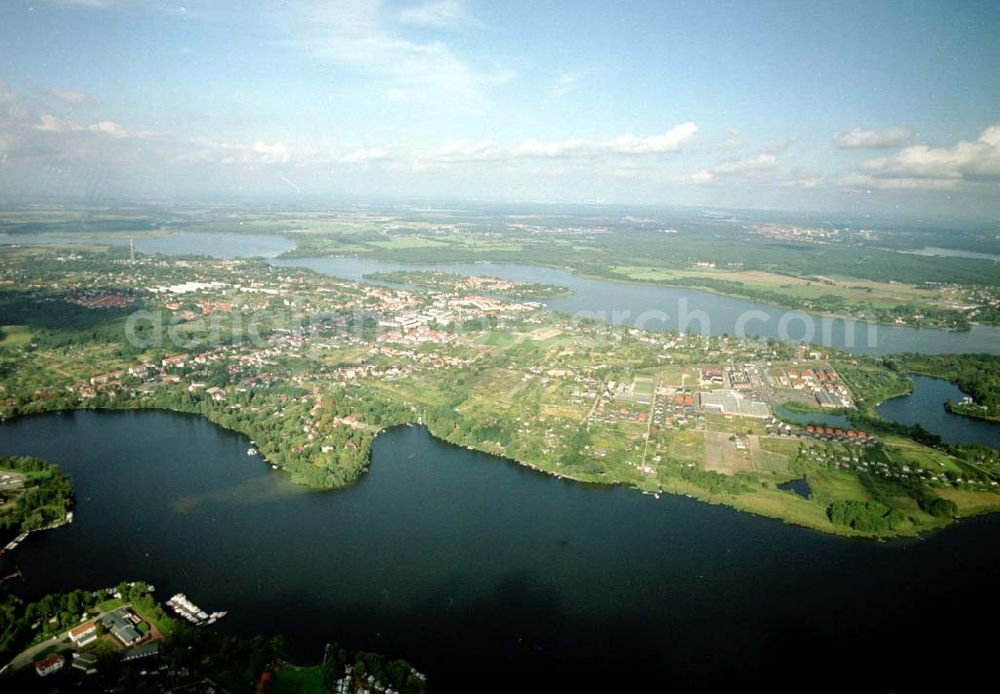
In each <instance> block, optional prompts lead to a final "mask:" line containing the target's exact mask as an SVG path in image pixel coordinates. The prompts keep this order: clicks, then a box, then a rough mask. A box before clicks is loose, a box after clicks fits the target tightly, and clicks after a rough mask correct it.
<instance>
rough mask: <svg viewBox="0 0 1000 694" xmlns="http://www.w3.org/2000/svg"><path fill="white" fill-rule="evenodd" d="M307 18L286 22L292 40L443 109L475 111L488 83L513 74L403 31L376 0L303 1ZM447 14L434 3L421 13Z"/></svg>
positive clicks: (506, 78)
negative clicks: (434, 9)
mask: <svg viewBox="0 0 1000 694" xmlns="http://www.w3.org/2000/svg"><path fill="white" fill-rule="evenodd" d="M307 8H308V9H307V15H308V21H307V22H305V23H301V22H296V21H294V20H293V21H292V23H291V25H290V26H288V27H287V30H288V32H289V33H290V34H292V35H294V36H295V38H294V39H293V40H292V41H291V45H293V46H296V47H299V48H302V49H304V50H307V51H309V52H311V53H313V54H315V55H319V56H321V57H325V58H328V59H330V60H333V61H335V62H338V63H340V64H342V65H348V66H351V67H355V68H357V69H359V70H362V71H364V72H366V73H368V74H369V75H371V76H373V77H376V78H378V79H380V80H382V81H383V82H384V84H383V85H382V87H383V89H384V90H396V91H395V92H394V93H397V94H398V93H400V92H403V93H405V94H406V95H407V96H408V97H412V98H410V99H409V100H416V99H420V100H421V101H422V102H424V103H425V104H430V105H433V106H435V107H439V108H442V109H465V110H469V109H471V110H480V109H482V108H483V106H484V103H485V98H486V93H487V91H488V89H489V88H490V87H493V86H496V85H499V84H503V83H506V82H509V81H510V80H511V79H513V78H514V73H513V72H511V71H509V70H502V69H482V68H479V67H477V66H474V65H473V64H472V63H471V62H469V61H468V60H466V59H464V58H462V57H460V56H459V55H457V54H456V53H455V51H454V50H452V48H451V47H450V46H449V45H448V44H447V43H445V42H444V41H441V40H438V39H433V40H432V39H420V40H418V39H412V38H409V37H407V36H404V35H403V34H402V33H401V32H400V31H399V30H398V28H397V27H395V26H394V25H393V23H392V21H391V20H392V16H391V15H387V14H386V12H384V11H383V8H382V3H381V2H380V1H379V0H343V1H341V2H336V3H330V4H318V3H310V4H309V5H307ZM446 15H447V11H446V10H445V9H441V8H438V10H437V14H436V15H434V14H433V13H432V12H431V11H430V10H428V11H427V12H426V13H424V15H422V16H424V18H425V19H429V18H430V17H432V16H437V17H439V18H441V17H444V16H446Z"/></svg>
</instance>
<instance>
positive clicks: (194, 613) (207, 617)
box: [167, 593, 226, 627]
mask: <svg viewBox="0 0 1000 694" xmlns="http://www.w3.org/2000/svg"><path fill="white" fill-rule="evenodd" d="M167 606H168V607H170V609H172V610H173V611H174V612H176V613H177V614H178V616H180V617H183V618H184V619H186V620H187V621H189V622H190V623H191V624H194V625H195V626H199V627H200V626H207V625H209V624H215V623H216V622H217V621H218V620H220V619H222V618H223V617H225V616H226V612H211V613H208V612H205V611H204V610H203V609H201V608H200V607H198V606H197V605H195V604H194V603H193V602H191V601H190V600H189V599H188V597H187V596H186V595H184V593H177V595H174V596H173V597H171V598H170V599H169V600H167Z"/></svg>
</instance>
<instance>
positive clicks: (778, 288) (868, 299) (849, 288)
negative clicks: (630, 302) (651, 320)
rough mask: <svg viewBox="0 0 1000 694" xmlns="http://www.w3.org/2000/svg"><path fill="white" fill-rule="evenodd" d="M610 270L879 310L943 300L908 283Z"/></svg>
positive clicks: (650, 279) (657, 279) (635, 276)
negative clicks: (730, 284) (726, 284)
mask: <svg viewBox="0 0 1000 694" xmlns="http://www.w3.org/2000/svg"><path fill="white" fill-rule="evenodd" d="M612 271H613V272H614V273H616V274H618V275H621V276H623V277H625V278H627V279H629V280H632V281H635V282H665V281H666V282H670V281H675V280H683V281H685V282H687V283H688V284H689V286H698V283H699V281H700V280H712V281H715V280H723V281H727V282H736V283H739V284H741V285H743V286H744V287H746V288H747V289H748V290H754V291H770V292H777V293H778V294H783V295H786V296H788V297H789V298H790V299H813V300H815V299H820V298H822V297H829V296H835V297H838V298H840V299H843V300H844V301H848V302H852V303H869V304H871V305H873V306H883V307H890V306H895V305H896V304H900V303H909V302H930V301H936V300H940V299H942V298H943V295H942V294H941V293H940V292H939V291H934V290H930V289H923V288H921V287H917V286H914V285H911V284H902V283H897V282H875V281H872V280H862V279H856V278H852V277H842V276H841V277H837V276H822V277H820V276H817V277H813V278H810V279H806V278H802V277H795V276H790V275H780V274H777V273H774V272H763V271H752V270H750V271H738V270H736V271H733V270H715V269H707V270H675V269H669V268H663V267H655V266H645V265H625V266H615V267H613V268H612ZM709 288H710V287H709Z"/></svg>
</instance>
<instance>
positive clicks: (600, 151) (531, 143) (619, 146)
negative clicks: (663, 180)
mask: <svg viewBox="0 0 1000 694" xmlns="http://www.w3.org/2000/svg"><path fill="white" fill-rule="evenodd" d="M697 134H698V126H697V125H696V124H694V123H691V122H687V123H680V124H679V125H675V126H673V127H672V128H670V129H669V130H667V131H666V132H665V133H663V134H662V135H650V136H647V137H640V136H637V135H633V134H632V133H627V134H625V135H619V136H618V137H615V138H612V139H610V140H588V139H584V138H571V139H568V140H556V141H551V142H542V141H539V140H530V139H529V140H524V141H523V142H522V143H521V144H520V145H518V146H517V148H516V149H515V150H514V152H513V154H514V155H516V156H519V157H539V158H545V157H595V156H602V155H625V156H635V155H647V154H669V153H673V152H678V151H680V149H681V148H682V147H683V146H684V145H685V144H686V143H688V142H689V141H691V140H692V139H693V138H694V137H695V135H697Z"/></svg>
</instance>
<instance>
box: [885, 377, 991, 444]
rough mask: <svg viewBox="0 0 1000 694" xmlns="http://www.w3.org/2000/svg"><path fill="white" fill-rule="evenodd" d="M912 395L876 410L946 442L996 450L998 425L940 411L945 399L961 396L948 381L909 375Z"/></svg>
mask: <svg viewBox="0 0 1000 694" xmlns="http://www.w3.org/2000/svg"><path fill="white" fill-rule="evenodd" d="M911 380H912V381H913V392H912V393H911V394H910V395H907V396H906V397H902V398H893V399H892V400H886V401H885V402H884V403H882V404H881V405H879V406H878V407H877V408H876V411H877V412H878V413H879V414H880V415H881V416H883V417H885V418H886V419H891V420H893V421H895V422H901V423H903V424H920V425H921V426H922V427H923V428H924V429H927V431H929V432H931V433H932V434H937V435H938V436H940V437H941V438H942V439H944V440H945V442H947V443H979V444H982V445H984V446H990V447H992V448H997V449H1000V424H997V423H995V422H989V421H986V420H982V419H973V418H971V417H962V416H960V415H957V414H952V413H951V412H949V411H948V410H946V409H945V408H944V403H945V402H947V401H948V400H951V401H952V402H961V401H962V398H964V397H965V393H963V392H962V391H961V390H959V389H958V387H957V386H954V385H952V384H951V383H949V382H948V381H943V380H941V379H940V378H928V377H926V376H913V377H912V378H911Z"/></svg>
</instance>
